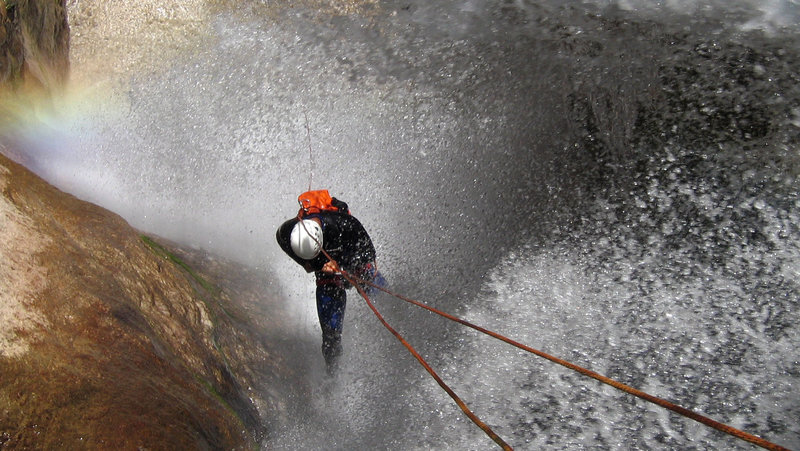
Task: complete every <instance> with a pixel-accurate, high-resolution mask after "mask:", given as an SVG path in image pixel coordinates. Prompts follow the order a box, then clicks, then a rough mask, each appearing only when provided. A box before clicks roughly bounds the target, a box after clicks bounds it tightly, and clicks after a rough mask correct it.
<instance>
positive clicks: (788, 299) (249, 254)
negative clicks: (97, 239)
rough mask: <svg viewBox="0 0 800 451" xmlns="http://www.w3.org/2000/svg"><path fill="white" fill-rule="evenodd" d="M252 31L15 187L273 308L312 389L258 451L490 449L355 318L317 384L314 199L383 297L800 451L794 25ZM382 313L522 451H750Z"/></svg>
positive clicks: (590, 384)
mask: <svg viewBox="0 0 800 451" xmlns="http://www.w3.org/2000/svg"><path fill="white" fill-rule="evenodd" d="M437 5H438V6H437ZM253 6H254V8H252V9H251V8H247V9H246V10H242V11H238V12H236V13H230V14H227V13H226V14H221V15H219V16H218V17H217V19H216V20H215V22H214V28H213V32H212V33H211V36H209V37H206V39H205V40H204V41H203V44H202V45H200V46H199V50H197V51H196V52H194V53H193V54H192V55H191V56H189V57H187V58H185V59H182V60H179V61H175V62H174V64H171V65H170V66H169V68H168V70H166V71H155V72H148V71H143V72H142V73H141V74H140V76H138V77H136V78H135V79H133V80H131V83H130V87H129V89H128V90H127V91H126V92H124V93H123V95H124V97H125V98H126V102H125V107H124V109H122V110H114V109H100V110H99V111H100V113H93V114H95V117H89V120H88V121H86V122H83V123H79V124H76V125H74V127H73V129H72V131H73V132H74V133H73V134H72V135H71V136H72V138H71V139H72V145H71V146H68V148H70V149H72V151H71V152H68V153H66V154H63V155H48V154H45V153H39V152H37V151H35V148H36V147H35V146H33V147H32V148H33V149H34V150H31V156H30V158H32V159H33V160H34V162H35V164H34V166H36V167H37V168H38V170H39V171H40V172H41V173H43V174H44V175H45V176H46V177H48V178H49V179H51V180H54V181H56V182H57V183H58V184H59V185H60V186H62V187H63V188H64V189H67V190H69V191H71V192H74V193H76V194H78V195H80V196H82V197H85V198H88V199H90V200H93V201H95V202H98V203H100V204H102V205H105V206H108V207H110V208H112V209H114V210H115V211H117V212H119V213H120V214H122V215H123V216H124V217H125V218H126V219H128V220H129V221H130V222H131V223H132V224H133V225H135V226H137V227H141V228H143V229H145V230H149V231H153V232H155V233H158V234H161V235H165V236H167V237H170V238H173V239H177V240H179V241H183V242H186V243H189V244H192V245H196V246H202V247H206V248H208V249H210V250H212V251H215V252H218V253H222V254H225V255H227V256H232V257H235V258H237V259H239V260H241V261H243V262H246V263H249V264H252V265H254V266H258V267H261V268H264V269H265V271H266V273H267V274H270V275H271V276H270V277H274V279H271V283H277V284H280V285H282V286H283V287H284V288H285V292H286V295H287V302H291V303H293V304H294V305H296V306H297V308H296V315H295V316H294V317H292V318H287V319H286V320H287V321H291V322H295V323H296V324H297V330H298V332H297V337H296V340H297V342H298V343H299V345H298V346H300V349H301V350H302V352H299V353H297V352H296V353H295V356H294V359H293V361H294V362H295V364H296V365H298V367H299V368H302V369H304V370H306V374H307V378H306V380H304V381H298V382H302V383H307V384H308V385H309V386H311V387H313V390H312V392H311V393H309V396H308V397H307V398H303V399H298V400H296V405H295V408H294V410H293V414H292V415H291V416H290V417H289V418H282V419H278V420H276V421H275V422H274V424H271V425H270V435H269V437H268V438H267V439H266V440H265V442H264V443H263V446H264V448H266V449H289V448H306V449H354V448H368V447H369V448H392V449H430V448H440V449H441V448H447V449H487V448H491V447H492V446H494V445H493V443H492V442H491V441H490V440H489V439H488V438H487V437H485V436H484V435H483V433H482V432H481V431H480V430H479V429H478V428H477V427H476V426H474V425H473V424H472V423H470V422H469V421H468V420H467V419H466V418H465V417H464V416H463V415H462V414H461V413H460V411H459V410H458V408H457V407H456V406H455V405H454V404H453V402H452V401H451V400H450V399H449V398H448V397H447V396H446V395H445V394H444V392H442V391H441V390H440V389H439V387H438V386H437V385H436V384H435V383H434V382H433V380H431V379H430V378H429V377H428V376H427V374H426V373H424V371H423V370H422V369H421V368H420V367H419V365H418V364H417V363H416V361H414V360H413V358H412V357H410V355H408V353H407V352H406V351H405V350H404V349H403V348H402V347H401V346H400V345H399V344H398V343H397V342H396V341H395V340H394V338H393V337H392V336H391V335H390V334H389V333H388V332H386V331H385V330H383V329H382V328H381V326H380V325H379V324H378V323H377V321H376V320H375V318H374V317H372V316H371V313H370V312H369V311H368V310H367V308H366V307H365V306H364V304H363V303H362V302H359V300H358V299H357V298H356V297H355V295H354V294H351V298H350V303H349V305H348V312H347V320H346V333H345V347H346V353H345V356H344V368H343V370H342V372H341V374H339V376H338V377H337V378H336V379H333V380H329V379H326V378H325V377H324V375H323V371H322V368H321V356H320V354H319V350H318V347H317V346H318V345H317V344H316V343H317V342H316V341H315V340H316V339H317V334H318V331H317V328H316V327H317V326H316V318H315V313H314V309H313V286H312V285H313V284H312V281H311V280H310V279H309V278H308V276H306V275H305V274H302V271H301V270H300V269H299V268H297V267H296V266H295V265H293V263H292V262H291V261H290V260H289V259H288V258H285V257H284V256H282V255H281V254H280V251H279V250H278V248H277V246H276V245H275V243H274V230H275V228H276V227H277V225H279V224H280V223H281V222H282V221H283V220H284V219H285V218H286V217H289V216H291V215H293V213H294V212H295V209H296V206H295V205H296V204H295V200H294V199H295V198H296V195H297V194H298V193H299V192H300V191H303V190H305V189H306V188H307V187H308V184H309V179H310V178H311V177H313V185H314V186H315V187H327V188H329V189H330V190H331V191H332V193H333V194H334V195H336V196H339V197H341V198H342V199H344V200H346V201H348V202H349V203H350V205H351V207H352V209H353V211H354V212H355V214H356V215H357V216H359V217H360V218H361V219H362V222H364V224H365V225H366V227H367V229H368V230H369V231H370V232H371V234H372V235H373V238H374V239H375V242H376V246H377V248H378V252H379V264H380V265H381V267H382V268H383V272H384V273H385V274H386V275H387V277H388V278H389V280H390V282H391V284H392V288H393V289H395V290H397V291H399V292H402V293H404V294H406V295H408V296H411V297H414V298H417V299H420V300H423V301H426V302H429V303H430V304H431V305H434V306H437V307H439V308H442V309H444V310H447V311H449V312H451V313H454V314H459V315H463V316H465V317H466V318H467V319H469V320H471V321H473V322H475V323H477V324H479V325H483V326H485V327H488V328H490V329H493V330H496V331H498V332H501V333H504V334H507V335H509V336H511V337H513V338H515V339H517V340H519V341H522V342H524V343H526V344H529V345H531V346H534V347H536V348H539V349H542V350H543V351H545V352H548V353H550V354H553V355H556V356H558V357H562V358H565V359H568V360H571V361H573V362H574V363H576V364H579V365H582V366H586V367H589V368H590V369H592V370H595V371H597V372H600V373H602V374H605V375H608V376H611V377H614V378H616V379H618V380H620V381H622V382H624V383H627V384H629V385H632V386H634V387H637V388H640V389H642V390H645V391H647V392H650V393H651V394H654V395H657V396H660V397H664V398H667V399H670V400H672V401H675V402H677V403H678V404H680V405H682V406H684V407H687V408H690V409H694V410H696V411H698V412H701V413H704V414H706V415H708V416H711V417H712V418H714V419H716V420H719V421H722V422H725V423H729V424H731V425H732V426H734V427H738V428H742V429H745V430H747V431H748V432H752V433H755V434H759V435H763V436H764V437H765V438H767V439H770V440H772V441H775V442H777V443H779V444H781V445H784V446H787V447H789V448H800V426H799V424H800V423H799V422H798V421H797V419H798V418H800V391H798V388H797V387H798V384H799V383H800V351H799V349H800V326H798V325H797V324H798V320H800V313H798V296H799V295H800V290H799V289H798V285H797V279H798V276H800V249H799V248H798V244H799V242H798V238H799V236H798V224H800V222H799V220H800V217H798V216H799V214H798V212H800V201H798V200H797V191H798V181H797V176H798V169H800V166H799V165H798V163H800V161H799V160H798V138H799V137H800V83H798V82H800V75H798V74H800V60H799V59H798V55H799V54H800V47H799V46H798V35H797V32H798V30H797V27H796V23H797V19H798V17H799V15H798V9H799V8H798V5H797V3H796V2H794V1H787V0H780V1H772V2H755V1H753V2H747V1H740V2H722V1H707V2H702V1H687V0H671V1H669V0H668V1H665V2H645V1H638V0H619V1H601V0H597V1H594V2H586V3H579V2H564V1H555V0H550V1H541V2H534V1H522V0H520V1H513V2H512V1H496V2H495V1H478V0H470V1H463V2H453V4H450V5H448V6H442V4H438V3H435V4H432V5H429V2H423V1H419V2H417V1H406V2H383V3H381V7H380V8H375V9H373V10H371V13H370V14H367V15H364V16H354V17H347V16H344V17H331V16H328V15H325V14H322V15H319V14H315V13H312V12H310V11H307V10H304V9H302V8H288V9H285V10H280V11H279V12H278V13H277V14H276V13H275V11H274V10H272V9H270V8H268V7H263V8H262V7H261V6H259V4H257V3H253ZM267 9H269V10H270V14H262V12H264V11H266V10H267ZM94 111H98V110H94ZM306 126H308V130H309V131H310V145H309V142H308V141H307V138H308V136H307V129H306ZM376 303H377V305H378V307H379V308H380V309H381V310H382V311H383V312H384V313H385V314H386V317H387V319H388V320H389V321H390V322H391V323H392V324H394V325H395V326H396V327H397V328H398V329H399V331H400V332H401V333H403V334H404V335H406V336H407V338H408V339H409V341H411V343H412V344H413V345H414V346H416V347H417V348H418V350H419V351H420V352H421V353H422V354H423V356H425V357H426V358H428V359H429V361H430V363H431V364H432V366H433V367H434V368H436V369H438V370H440V371H441V374H442V376H443V378H444V379H445V381H447V382H448V383H450V384H451V385H452V387H453V388H454V389H455V390H456V392H457V393H459V394H460V395H461V396H462V398H463V399H464V400H465V402H466V403H467V404H468V405H470V407H471V408H473V410H474V411H475V412H476V414H477V415H478V416H479V417H481V418H482V419H484V420H485V421H486V422H487V423H489V424H490V425H491V426H492V427H493V428H495V430H496V431H497V432H498V433H499V434H500V435H501V436H502V437H503V438H504V439H505V440H507V441H508V442H509V443H510V444H511V445H512V446H514V447H515V448H520V449H585V448H598V449H630V448H638V449H749V448H750V445H748V444H746V443H744V442H741V441H738V440H736V439H732V438H729V437H727V436H725V435H723V434H721V433H718V432H714V431H712V430H710V429H708V428H707V427H705V426H702V425H700V424H698V423H695V422H693V421H691V420H687V419H684V418H681V417H678V416H676V415H673V414H671V413H667V412H666V411H664V410H663V409H661V408H658V407H655V406H650V405H647V404H646V403H644V402H643V401H640V400H636V399H634V398H631V397H629V396H627V395H624V394H622V393H619V392H616V391H615V390H613V389H611V388H606V387H603V386H601V385H600V384H598V383H597V382H594V381H593V380H589V379H586V378H584V377H582V376H579V375H577V374H574V373H571V372H569V371H568V370H566V369H563V368H561V367H558V366H555V365H554V364H551V363H549V362H547V361H544V360H542V359H539V358H536V357H534V356H532V355H527V354H523V353H521V352H520V351H517V350H515V349H513V348H511V349H509V348H508V346H506V345H503V344H500V343H499V342H496V341H494V340H492V339H490V338H488V337H482V336H479V335H477V334H476V333H475V332H474V331H470V330H463V329H462V328H459V327H457V326H454V325H452V324H447V323H445V322H444V320H442V319H440V318H437V317H434V316H432V315H430V314H428V313H426V312H424V311H419V310H418V309H414V308H413V307H410V306H406V305H403V304H401V303H400V301H395V300H392V299H390V298H388V297H385V296H378V297H377V299H376Z"/></svg>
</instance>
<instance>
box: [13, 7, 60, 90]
mask: <svg viewBox="0 0 800 451" xmlns="http://www.w3.org/2000/svg"><path fill="white" fill-rule="evenodd" d="M69 38H70V36H69V25H68V24H67V8H66V0H55V1H41V0H0V89H3V88H11V89H14V90H16V89H18V88H19V87H20V86H22V87H24V88H25V90H26V91H31V90H32V91H34V92H40V93H41V92H44V93H50V92H53V91H55V90H59V89H61V88H63V87H64V84H65V82H66V80H67V77H68V75H69Z"/></svg>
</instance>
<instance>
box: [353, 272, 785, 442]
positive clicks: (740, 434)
mask: <svg viewBox="0 0 800 451" xmlns="http://www.w3.org/2000/svg"><path fill="white" fill-rule="evenodd" d="M355 279H356V280H357V281H358V282H360V283H362V284H365V285H369V286H371V287H373V288H375V289H378V290H380V291H383V292H384V293H387V294H389V295H391V296H394V297H396V298H398V299H401V300H403V301H405V302H408V303H410V304H413V305H416V306H417V307H421V308H424V309H425V310H428V311H430V312H433V313H435V314H437V315H439V316H442V317H444V318H447V319H449V320H451V321H455V322H457V323H459V324H462V325H464V326H467V327H470V328H472V329H475V330H477V331H478V332H481V333H483V334H486V335H489V336H491V337H493V338H496V339H498V340H500V341H503V342H505V343H508V344H510V345H512V346H515V347H517V348H519V349H522V350H524V351H527V352H530V353H532V354H535V355H537V356H539V357H542V358H545V359H547V360H550V361H551V362H554V363H557V364H559V365H561V366H564V367H566V368H569V369H571V370H573V371H576V372H578V373H580V374H583V375H584V376H588V377H591V378H593V379H596V380H598V381H600V382H602V383H604V384H607V385H610V386H612V387H614V388H616V389H618V390H621V391H624V392H626V393H628V394H631V395H633V396H636V397H638V398H641V399H644V400H645V401H648V402H651V403H653V404H656V405H659V406H661V407H664V408H665V409H668V410H671V411H673V412H675V413H677V414H679V415H682V416H684V417H687V418H690V419H692V420H695V421H697V422H699V423H702V424H705V425H706V426H709V427H711V428H713V429H716V430H718V431H720V432H724V433H726V434H729V435H731V436H733V437H736V438H739V439H741V440H745V441H747V442H750V443H752V444H754V445H757V446H760V447H762V448H764V449H768V450H773V451H789V449H788V448H784V447H782V446H780V445H777V444H775V443H772V442H770V441H767V440H765V439H763V438H761V437H758V436H755V435H753V434H750V433H747V432H745V431H742V430H739V429H736V428H734V427H732V426H729V425H727V424H724V423H720V422H719V421H716V420H713V419H711V418H709V417H706V416H704V415H701V414H699V413H697V412H694V411H692V410H689V409H686V408H684V407H681V406H679V405H677V404H674V403H672V402H670V401H667V400H665V399H662V398H659V397H656V396H653V395H651V394H648V393H645V392H643V391H641V390H638V389H636V388H633V387H631V386H629V385H626V384H623V383H621V382H618V381H616V380H614V379H611V378H609V377H606V376H603V375H602V374H599V373H596V372H594V371H591V370H589V369H586V368H583V367H580V366H578V365H575V364H573V363H570V362H568V361H566V360H563V359H560V358H558V357H555V356H552V355H550V354H547V353H545V352H542V351H540V350H538V349H535V348H532V347H530V346H527V345H524V344H522V343H519V342H517V341H514V340H512V339H510V338H507V337H505V336H503V335H500V334H498V333H496V332H492V331H490V330H488V329H484V328H483V327H480V326H477V325H475V324H472V323H470V322H468V321H466V320H463V319H461V318H458V317H455V316H453V315H450V314H448V313H445V312H442V311H440V310H437V309H435V308H433V307H430V306H427V305H425V304H423V303H421V302H418V301H415V300H413V299H410V298H407V297H405V296H402V295H400V294H397V293H394V292H392V291H390V290H388V289H386V288H384V287H381V286H379V285H376V284H374V283H372V282H370V281H366V280H363V279H361V278H357V277H356V278H355ZM353 285H354V286H355V284H353Z"/></svg>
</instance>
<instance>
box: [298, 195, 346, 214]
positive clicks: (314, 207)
mask: <svg viewBox="0 0 800 451" xmlns="http://www.w3.org/2000/svg"><path fill="white" fill-rule="evenodd" d="M297 202H299V203H300V211H299V212H298V213H297V217H299V218H302V217H304V216H306V215H310V214H314V213H319V212H322V211H338V212H342V213H347V214H350V209H349V208H347V204H346V203H344V202H342V201H340V200H339V199H337V198H335V197H331V195H330V193H328V190H326V189H318V190H314V191H306V192H305V193H303V194H301V195H299V196H297Z"/></svg>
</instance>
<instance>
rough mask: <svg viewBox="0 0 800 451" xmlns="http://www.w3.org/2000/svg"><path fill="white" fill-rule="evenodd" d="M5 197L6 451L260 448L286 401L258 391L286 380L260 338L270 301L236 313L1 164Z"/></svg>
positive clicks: (180, 268) (0, 366)
mask: <svg viewBox="0 0 800 451" xmlns="http://www.w3.org/2000/svg"><path fill="white" fill-rule="evenodd" d="M0 193H2V195H1V196H0V411H1V412H0V447H3V446H12V447H13V446H18V447H31V448H38V449H53V448H74V447H80V448H83V447H102V448H108V449H120V448H126V449H131V448H136V447H145V448H150V447H154V446H155V447H157V448H163V449H197V448H200V449H203V448H215V449H220V448H221V449H237V448H247V447H251V446H252V445H253V444H254V443H256V441H257V440H258V439H259V435H260V434H261V433H262V428H261V426H260V425H261V424H263V420H262V417H265V416H269V415H272V414H273V413H274V411H275V410H276V409H278V410H280V409H281V406H282V402H281V400H279V399H277V398H276V397H274V398H271V399H266V398H265V397H264V396H256V395H255V394H253V393H261V392H266V393H269V390H262V388H263V387H264V385H265V384H267V383H268V382H269V381H267V379H268V377H272V378H273V379H282V378H284V377H285V376H286V375H285V374H282V371H284V370H283V369H282V366H281V362H280V360H279V358H278V357H273V355H272V351H271V350H270V349H268V345H267V344H265V343H266V340H264V339H263V337H261V336H260V335H258V334H257V333H255V332H253V331H254V330H257V329H258V330H261V329H260V328H263V327H266V325H265V324H260V325H259V328H256V327H255V326H254V324H252V323H253V321H255V320H251V315H253V316H257V315H255V314H254V312H253V311H251V309H252V308H254V307H253V306H255V305H256V304H257V302H259V301H263V299H258V296H257V295H253V294H248V293H247V292H246V290H245V289H242V290H243V291H245V292H242V293H237V294H238V295H240V298H243V299H247V302H250V304H249V307H248V305H244V304H242V303H239V304H235V303H233V302H232V301H231V299H230V298H229V296H228V295H227V294H226V293H225V292H224V291H223V290H222V289H220V288H219V286H218V285H215V284H214V281H215V279H214V278H213V276H212V277H211V278H209V276H207V275H205V274H201V273H199V272H194V270H193V269H192V268H191V267H190V265H189V264H187V263H185V262H184V260H182V259H181V258H180V257H178V256H177V255H176V254H175V253H173V251H171V250H169V249H168V248H166V247H164V246H162V245H161V244H159V243H158V242H156V241H154V240H152V239H150V238H147V237H143V236H141V235H139V233H138V232H137V231H135V230H134V229H132V228H130V227H129V226H128V225H127V223H126V222H125V221H124V220H122V219H121V218H120V217H118V216H117V215H115V214H113V213H111V212H108V211H106V210H103V209H101V208H99V207H97V206H95V205H92V204H89V203H86V202H83V201H80V200H79V199H76V198H74V197H73V196H70V195H68V194H65V193H62V192H60V191H58V190H56V189H55V188H53V187H51V186H50V185H48V184H47V183H45V182H44V181H42V180H41V179H39V178H38V177H37V176H35V175H34V174H32V173H31V172H29V171H28V170H26V169H25V168H24V167H22V166H19V165H17V164H16V163H13V162H12V161H10V160H8V159H7V158H5V157H4V156H2V155H0ZM239 286H240V287H241V286H246V285H245V284H240V285H239ZM259 317H260V316H259ZM265 375H268V377H267V376H265ZM245 387H246V388H245ZM248 391H249V392H250V393H248ZM272 393H275V392H274V391H273V392H272ZM265 396H269V395H265ZM257 407H258V408H257ZM259 409H260V412H259Z"/></svg>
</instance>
